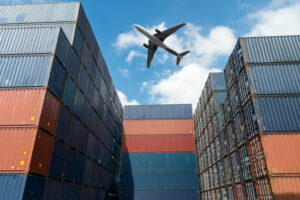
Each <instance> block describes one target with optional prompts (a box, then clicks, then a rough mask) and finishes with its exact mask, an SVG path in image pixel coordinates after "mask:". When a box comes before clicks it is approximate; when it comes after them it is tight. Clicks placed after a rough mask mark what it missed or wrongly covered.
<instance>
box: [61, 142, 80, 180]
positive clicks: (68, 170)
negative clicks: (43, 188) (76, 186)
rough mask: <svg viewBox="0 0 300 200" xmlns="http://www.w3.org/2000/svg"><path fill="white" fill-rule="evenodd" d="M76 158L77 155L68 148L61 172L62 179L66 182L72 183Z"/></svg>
mask: <svg viewBox="0 0 300 200" xmlns="http://www.w3.org/2000/svg"><path fill="white" fill-rule="evenodd" d="M76 158H77V153H76V151H74V150H73V149H72V148H68V152H67V154H66V161H65V166H64V171H63V175H64V176H63V179H64V180H68V181H73V179H74V173H75V167H76Z"/></svg>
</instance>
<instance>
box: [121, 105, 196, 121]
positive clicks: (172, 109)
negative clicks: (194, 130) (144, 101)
mask: <svg viewBox="0 0 300 200" xmlns="http://www.w3.org/2000/svg"><path fill="white" fill-rule="evenodd" d="M192 118H193V115H192V105H191V104H165V105H129V106H125V117H124V120H139V119H140V120H144V119H192Z"/></svg>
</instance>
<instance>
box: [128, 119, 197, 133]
mask: <svg viewBox="0 0 300 200" xmlns="http://www.w3.org/2000/svg"><path fill="white" fill-rule="evenodd" d="M123 124H124V130H125V135H167V134H172V135H174V134H193V133H194V131H193V129H194V127H193V126H194V125H193V119H170V120H168V119H167V120H163V119H161V120H125V121H124V122H123Z"/></svg>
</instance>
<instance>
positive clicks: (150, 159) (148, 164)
mask: <svg viewBox="0 0 300 200" xmlns="http://www.w3.org/2000/svg"><path fill="white" fill-rule="evenodd" d="M121 163H122V169H121V170H122V171H131V170H149V171H151V170H166V171H171V170H184V171H196V170H197V163H196V155H195V154H194V153H130V154H123V155H122V162H121Z"/></svg>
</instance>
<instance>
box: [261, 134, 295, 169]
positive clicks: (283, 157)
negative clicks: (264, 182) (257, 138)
mask: <svg viewBox="0 0 300 200" xmlns="http://www.w3.org/2000/svg"><path fill="white" fill-rule="evenodd" d="M261 140H262V145H263V149H264V153H265V158H266V164H267V168H268V171H269V174H285V173H295V174H298V173H300V160H299V159H296V158H300V145H299V144H300V134H271V135H266V136H262V138H261Z"/></svg>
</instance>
